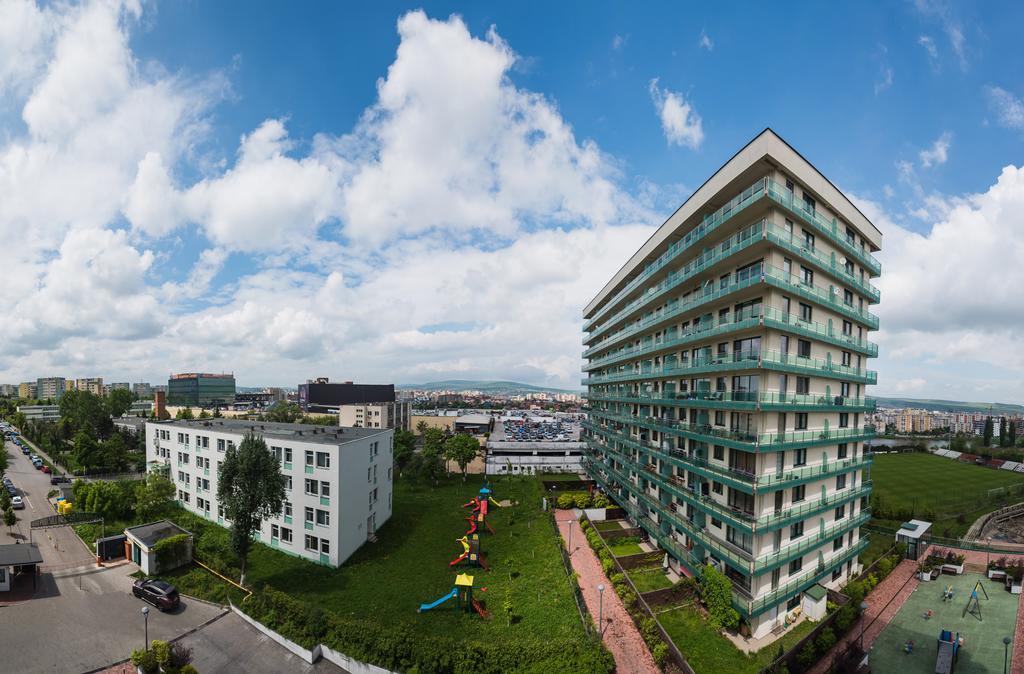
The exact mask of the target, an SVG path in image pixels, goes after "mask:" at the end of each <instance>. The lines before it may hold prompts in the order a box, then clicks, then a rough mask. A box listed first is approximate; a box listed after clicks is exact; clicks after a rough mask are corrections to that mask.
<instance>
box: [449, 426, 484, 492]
mask: <svg viewBox="0 0 1024 674" xmlns="http://www.w3.org/2000/svg"><path fill="white" fill-rule="evenodd" d="M479 454H480V443H479V442H478V441H477V439H476V438H474V437H473V436H472V435H465V434H462V433H457V434H455V435H453V436H452V437H450V438H448V440H446V441H445V443H444V458H445V459H446V460H448V461H454V462H455V463H456V464H458V466H459V470H461V471H462V481H463V482H465V481H466V467H467V466H469V464H470V462H472V461H473V459H475V458H476V457H477V456H479Z"/></svg>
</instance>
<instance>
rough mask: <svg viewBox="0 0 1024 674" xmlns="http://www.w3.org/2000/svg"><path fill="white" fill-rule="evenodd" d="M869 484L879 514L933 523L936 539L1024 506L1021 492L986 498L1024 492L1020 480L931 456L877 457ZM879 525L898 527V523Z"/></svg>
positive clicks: (1018, 476) (955, 534)
mask: <svg viewBox="0 0 1024 674" xmlns="http://www.w3.org/2000/svg"><path fill="white" fill-rule="evenodd" d="M871 479H872V480H873V481H874V485H873V488H872V500H877V501H878V503H879V504H880V505H881V509H882V510H892V509H907V510H913V513H914V517H917V518H919V519H926V520H929V519H930V520H931V521H933V522H934V526H933V528H932V531H933V533H934V534H935V535H937V536H949V537H954V538H955V537H959V536H962V535H963V534H964V533H966V532H967V530H968V529H969V528H970V526H971V524H972V523H973V522H974V520H975V519H977V518H978V517H980V516H982V515H984V514H986V513H988V512H991V511H993V510H996V509H997V508H1000V507H1002V506H1003V505H1005V504H1007V503H1011V502H1017V501H1021V500H1024V491H1020V492H1017V493H1015V494H1010V493H1007V494H1004V495H1002V496H998V495H996V496H994V495H992V494H991V493H990V490H993V489H998V488H1006V487H1015V489H1017V490H1024V475H1021V474H1019V473H1013V472H1010V471H1006V470H994V469H992V468H985V467H982V466H973V465H970V464H966V463H961V462H958V461H951V460H950V459H944V458H942V457H938V456H932V455H930V454H921V453H913V454H911V453H906V454H881V455H878V456H876V457H875V459H874V464H873V465H872V467H871ZM960 515H962V516H961V517H958V516H960ZM878 523H880V524H884V525H886V526H899V524H900V523H901V522H899V521H897V520H879V521H878Z"/></svg>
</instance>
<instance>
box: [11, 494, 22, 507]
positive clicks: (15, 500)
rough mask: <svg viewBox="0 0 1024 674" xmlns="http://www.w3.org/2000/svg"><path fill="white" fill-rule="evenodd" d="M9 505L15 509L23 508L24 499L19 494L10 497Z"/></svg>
mask: <svg viewBox="0 0 1024 674" xmlns="http://www.w3.org/2000/svg"><path fill="white" fill-rule="evenodd" d="M11 507H12V508H14V509H15V510H23V509H24V508H25V501H24V499H22V498H21V497H20V496H12V497H11Z"/></svg>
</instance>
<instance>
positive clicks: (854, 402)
mask: <svg viewBox="0 0 1024 674" xmlns="http://www.w3.org/2000/svg"><path fill="white" fill-rule="evenodd" d="M585 397H586V399H587V400H589V401H609V402H624V403H637V404H640V405H644V404H649V405H667V406H676V407H708V408H724V409H749V410H757V409H768V410H775V409H786V410H794V409H798V408H801V409H802V408H806V409H810V410H829V411H831V410H837V409H843V410H846V409H849V410H854V411H858V412H860V411H865V412H873V411H875V409H876V408H877V401H875V400H874V399H873V398H844V397H843V396H831V395H829V396H824V395H817V394H802V393H779V392H778V391H690V392H687V393H645V392H639V391H591V392H589V393H587V394H585Z"/></svg>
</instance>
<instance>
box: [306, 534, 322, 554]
mask: <svg viewBox="0 0 1024 674" xmlns="http://www.w3.org/2000/svg"><path fill="white" fill-rule="evenodd" d="M306 549H307V550H312V551H313V552H316V551H317V550H319V549H320V539H318V538H317V537H316V536H310V535H309V534H306Z"/></svg>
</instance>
